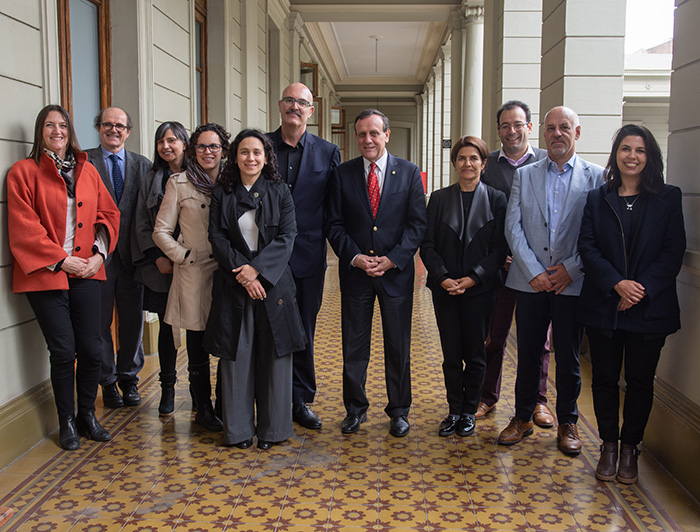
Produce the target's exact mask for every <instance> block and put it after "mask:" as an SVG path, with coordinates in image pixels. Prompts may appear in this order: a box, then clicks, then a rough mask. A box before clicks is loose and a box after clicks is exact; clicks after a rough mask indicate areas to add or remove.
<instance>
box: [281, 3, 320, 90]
mask: <svg viewBox="0 0 700 532" xmlns="http://www.w3.org/2000/svg"><path fill="white" fill-rule="evenodd" d="M303 27H304V20H303V19H302V18H301V13H299V12H298V11H292V12H290V13H289V16H288V17H287V32H288V34H287V35H288V39H289V53H290V57H289V79H290V82H291V83H295V82H297V81H299V79H300V77H301V59H300V57H299V47H300V45H301V31H302V28H303ZM314 96H318V95H317V94H314Z"/></svg>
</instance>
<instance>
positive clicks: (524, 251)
mask: <svg viewBox="0 0 700 532" xmlns="http://www.w3.org/2000/svg"><path fill="white" fill-rule="evenodd" d="M548 163H549V158H544V159H542V160H540V161H537V162H536V163H533V164H530V165H528V166H525V167H521V168H518V170H517V171H516V173H515V177H514V179H513V188H512V190H511V193H510V199H509V201H508V210H507V211H506V227H505V233H506V239H507V240H508V244H509V245H510V249H511V251H512V253H513V264H512V265H511V267H510V271H509V272H508V279H507V281H506V286H507V287H509V288H512V289H514V290H520V291H521V292H531V293H534V290H533V288H532V287H531V286H530V281H531V280H532V279H534V278H535V277H537V276H538V275H539V274H541V273H543V272H544V271H545V270H546V269H547V267H549V266H550V265H551V266H553V265H556V264H563V265H564V267H565V268H566V271H567V272H568V273H569V275H570V276H571V278H572V279H573V282H572V283H571V284H570V285H569V286H567V287H566V288H565V289H564V290H563V291H562V292H561V294H562V295H573V296H577V295H579V294H580V292H581V286H582V285H583V271H582V269H583V264H582V262H581V257H580V256H579V253H578V245H577V243H578V234H579V230H580V229H581V219H582V217H583V207H584V206H585V204H586V196H587V194H588V191H589V190H591V189H594V188H598V187H599V186H600V185H602V184H603V169H602V168H601V167H600V166H598V165H595V164H593V163H589V162H587V161H584V160H583V159H581V158H580V157H576V159H575V162H574V168H573V171H572V174H571V184H570V185H569V194H568V196H567V197H566V203H565V205H564V212H563V213H562V215H561V220H560V222H559V235H558V237H557V248H558V249H556V250H553V251H550V249H549V247H550V246H549V229H548V228H547V164H548Z"/></svg>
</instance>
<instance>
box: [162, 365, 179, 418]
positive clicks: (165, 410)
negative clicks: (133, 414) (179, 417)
mask: <svg viewBox="0 0 700 532" xmlns="http://www.w3.org/2000/svg"><path fill="white" fill-rule="evenodd" d="M176 381H177V377H176V375H175V374H174V373H173V374H169V375H163V374H161V375H160V388H161V392H160V404H159V405H158V413H159V414H160V415H162V416H167V415H168V414H172V413H173V411H174V410H175V382H176Z"/></svg>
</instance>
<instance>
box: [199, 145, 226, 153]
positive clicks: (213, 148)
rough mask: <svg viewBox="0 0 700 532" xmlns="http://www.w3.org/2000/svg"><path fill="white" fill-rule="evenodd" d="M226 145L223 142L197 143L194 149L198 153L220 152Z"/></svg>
mask: <svg viewBox="0 0 700 532" xmlns="http://www.w3.org/2000/svg"><path fill="white" fill-rule="evenodd" d="M223 148H224V147H223V146H222V145H221V144H195V145H194V151H195V152H197V153H207V150H209V151H210V152H211V153H219V152H220V151H221V150H222V149H223Z"/></svg>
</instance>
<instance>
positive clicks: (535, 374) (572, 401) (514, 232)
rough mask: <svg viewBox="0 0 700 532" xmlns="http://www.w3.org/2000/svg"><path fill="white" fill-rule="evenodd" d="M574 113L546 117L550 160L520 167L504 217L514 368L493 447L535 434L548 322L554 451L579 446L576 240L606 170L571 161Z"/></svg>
mask: <svg viewBox="0 0 700 532" xmlns="http://www.w3.org/2000/svg"><path fill="white" fill-rule="evenodd" d="M580 134H581V126H580V124H579V119H578V115H577V114H576V113H575V112H574V111H572V110H571V109H569V108H568V107H554V108H553V109H551V110H550V111H549V112H548V113H547V114H546V115H545V117H544V140H545V143H546V144H547V157H546V158H545V159H542V160H540V161H537V162H536V163H533V164H530V165H527V166H524V167H521V168H518V170H517V171H516V172H515V178H514V180H513V187H512V190H511V193H510V199H509V201H508V210H507V212H506V228H505V234H506V239H507V240H508V244H509V245H510V249H511V251H512V253H513V263H512V264H511V266H510V271H509V272H508V279H507V280H506V286H507V287H509V288H512V289H513V290H516V291H517V295H516V298H517V305H516V308H515V321H516V324H517V326H518V333H517V335H518V370H517V378H516V381H515V417H513V418H512V419H511V421H510V424H509V425H508V426H507V427H506V428H505V429H504V430H503V431H502V432H501V434H500V435H499V437H498V443H500V444H502V445H512V444H514V443H517V442H519V441H520V440H521V439H522V438H523V436H527V435H529V434H531V433H532V431H533V421H532V417H533V412H534V410H535V406H536V404H537V396H538V394H539V382H540V372H541V368H542V346H543V345H544V342H545V338H546V336H547V329H548V327H549V323H550V321H551V323H552V335H553V340H554V342H553V343H554V355H555V357H556V385H557V402H556V406H557V421H558V422H559V428H558V429H557V430H558V433H557V446H558V447H559V450H561V451H562V452H563V453H565V454H578V453H579V452H580V451H581V440H580V438H579V437H578V432H577V428H576V423H577V421H578V409H577V406H576V402H577V400H578V396H579V393H580V391H581V368H580V366H579V359H578V357H579V348H580V346H581V339H582V338H583V327H582V326H581V325H580V324H579V323H578V321H577V319H576V308H577V305H578V296H579V294H580V293H581V286H582V284H583V264H582V263H581V257H580V256H579V253H578V234H579V230H580V228H581V219H582V217H583V207H584V205H585V203H586V196H587V194H588V191H589V190H591V189H593V188H598V187H599V186H600V185H602V183H603V169H602V168H601V167H600V166H597V165H595V164H591V163H589V162H586V161H584V160H583V159H581V158H580V157H579V156H578V155H576V141H577V140H578V138H579V136H580Z"/></svg>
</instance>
